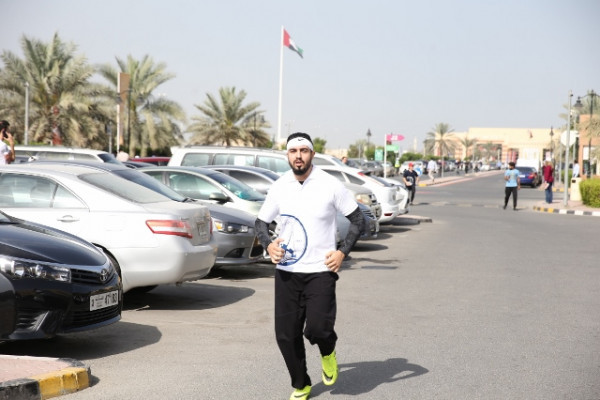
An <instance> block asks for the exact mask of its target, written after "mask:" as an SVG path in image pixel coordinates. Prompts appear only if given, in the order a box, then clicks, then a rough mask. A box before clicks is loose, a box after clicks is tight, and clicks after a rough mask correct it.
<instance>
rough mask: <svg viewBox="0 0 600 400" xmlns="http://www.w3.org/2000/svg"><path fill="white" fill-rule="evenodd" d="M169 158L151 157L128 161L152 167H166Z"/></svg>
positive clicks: (135, 158)
mask: <svg viewBox="0 0 600 400" xmlns="http://www.w3.org/2000/svg"><path fill="white" fill-rule="evenodd" d="M170 159H171V157H161V156H151V157H134V158H131V159H129V161H135V162H143V163H148V164H153V165H168V164H169V160H170Z"/></svg>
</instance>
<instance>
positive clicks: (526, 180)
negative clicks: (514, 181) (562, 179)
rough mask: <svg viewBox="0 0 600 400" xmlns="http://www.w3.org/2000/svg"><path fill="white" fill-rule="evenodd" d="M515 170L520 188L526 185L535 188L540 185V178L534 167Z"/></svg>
mask: <svg viewBox="0 0 600 400" xmlns="http://www.w3.org/2000/svg"><path fill="white" fill-rule="evenodd" d="M516 169H517V170H518V171H519V179H520V180H521V186H523V185H527V186H531V187H532V188H535V187H538V186H540V185H541V184H542V177H541V176H540V175H539V174H538V173H537V171H536V170H535V168H534V167H518V168H516Z"/></svg>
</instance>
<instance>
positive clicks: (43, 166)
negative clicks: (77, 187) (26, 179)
mask: <svg viewBox="0 0 600 400" xmlns="http://www.w3.org/2000/svg"><path fill="white" fill-rule="evenodd" d="M98 164H100V163H98ZM125 168H127V167H125ZM2 170H20V171H29V172H38V173H40V172H43V173H46V172H48V171H51V172H53V173H60V174H64V175H72V176H77V175H80V174H84V173H89V172H90V171H98V172H105V173H109V171H107V170H105V169H102V168H97V167H96V166H95V165H94V166H87V165H81V164H75V163H73V164H68V163H51V162H37V161H36V162H31V163H21V164H9V165H4V166H2V168H0V171H2Z"/></svg>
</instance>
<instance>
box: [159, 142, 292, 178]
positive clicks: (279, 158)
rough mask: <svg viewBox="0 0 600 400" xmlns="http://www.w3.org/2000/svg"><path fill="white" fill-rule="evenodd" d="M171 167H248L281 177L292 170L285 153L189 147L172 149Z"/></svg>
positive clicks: (235, 148) (278, 151)
mask: <svg viewBox="0 0 600 400" xmlns="http://www.w3.org/2000/svg"><path fill="white" fill-rule="evenodd" d="M171 152H172V153H173V155H172V156H171V159H170V160H169V166H184V167H186V166H187V167H204V166H206V165H248V166H251V167H261V168H266V169H269V170H271V171H273V172H275V173H277V174H279V175H282V174H283V173H284V172H286V171H288V170H289V169H290V165H289V163H288V160H287V157H286V155H285V152H284V151H280V150H272V149H262V148H255V147H235V146H232V147H228V146H188V147H175V148H171Z"/></svg>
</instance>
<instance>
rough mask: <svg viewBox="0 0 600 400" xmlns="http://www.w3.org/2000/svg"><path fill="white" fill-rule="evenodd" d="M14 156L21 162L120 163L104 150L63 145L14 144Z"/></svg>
mask: <svg viewBox="0 0 600 400" xmlns="http://www.w3.org/2000/svg"><path fill="white" fill-rule="evenodd" d="M15 156H16V157H17V158H18V159H21V160H22V162H27V161H35V160H79V161H81V160H84V161H98V162H107V163H113V164H121V163H120V162H119V161H117V159H116V158H115V156H113V155H112V154H110V153H107V152H106V151H102V150H93V149H81V148H76V147H64V146H21V145H17V146H15Z"/></svg>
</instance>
